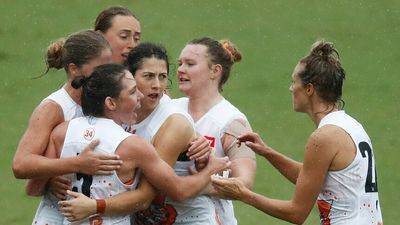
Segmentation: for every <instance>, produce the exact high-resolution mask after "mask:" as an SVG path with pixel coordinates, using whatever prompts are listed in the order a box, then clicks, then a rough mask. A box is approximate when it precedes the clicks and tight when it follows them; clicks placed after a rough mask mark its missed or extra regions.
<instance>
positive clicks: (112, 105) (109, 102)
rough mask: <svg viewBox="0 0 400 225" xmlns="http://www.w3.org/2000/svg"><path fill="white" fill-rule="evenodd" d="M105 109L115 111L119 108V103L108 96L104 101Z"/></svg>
mask: <svg viewBox="0 0 400 225" xmlns="http://www.w3.org/2000/svg"><path fill="white" fill-rule="evenodd" d="M104 107H105V108H106V109H108V110H110V111H114V110H115V109H116V108H117V103H116V101H115V99H114V98H112V97H110V96H107V97H106V99H105V100H104Z"/></svg>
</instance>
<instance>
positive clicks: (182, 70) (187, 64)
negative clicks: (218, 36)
mask: <svg viewBox="0 0 400 225" xmlns="http://www.w3.org/2000/svg"><path fill="white" fill-rule="evenodd" d="M178 64H179V67H178V70H177V78H178V82H179V90H180V91H181V92H182V93H184V94H185V95H187V96H189V97H190V96H195V95H200V94H202V93H204V92H205V91H207V90H209V88H210V85H218V83H215V82H211V81H212V80H213V79H215V77H214V75H213V73H212V69H211V68H210V65H209V60H208V58H207V47H206V46H204V45H199V44H194V45H192V44H189V45H186V46H185V48H184V49H183V50H182V52H181V54H180V56H179V61H178Z"/></svg>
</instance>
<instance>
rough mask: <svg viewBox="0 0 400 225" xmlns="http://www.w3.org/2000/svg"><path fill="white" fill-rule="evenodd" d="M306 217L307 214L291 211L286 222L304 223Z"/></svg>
mask: <svg viewBox="0 0 400 225" xmlns="http://www.w3.org/2000/svg"><path fill="white" fill-rule="evenodd" d="M307 217H308V214H306V213H303V212H297V213H292V214H291V215H290V216H289V218H288V222H291V223H293V224H304V222H305V221H306V219H307Z"/></svg>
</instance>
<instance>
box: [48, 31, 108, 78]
mask: <svg viewBox="0 0 400 225" xmlns="http://www.w3.org/2000/svg"><path fill="white" fill-rule="evenodd" d="M107 48H108V49H110V45H109V44H108V42H107V40H106V39H105V38H104V37H103V35H101V34H99V33H97V32H95V31H93V30H82V31H79V32H77V33H73V34H71V35H70V36H68V37H67V38H66V39H59V40H58V41H56V42H54V43H52V44H50V45H49V47H48V48H47V53H46V57H45V58H46V64H47V69H46V72H45V74H46V73H47V72H48V71H49V70H50V69H51V68H55V69H61V68H64V69H65V71H66V72H67V73H68V72H69V71H68V65H69V64H70V63H73V64H75V65H76V66H77V67H79V68H81V67H82V66H83V65H84V64H87V63H89V62H90V61H91V60H92V59H94V58H96V57H98V56H100V55H101V53H102V51H103V50H104V49H107Z"/></svg>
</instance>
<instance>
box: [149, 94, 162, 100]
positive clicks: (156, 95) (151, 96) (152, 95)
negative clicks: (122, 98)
mask: <svg viewBox="0 0 400 225" xmlns="http://www.w3.org/2000/svg"><path fill="white" fill-rule="evenodd" d="M147 96H148V97H149V98H150V99H153V100H157V99H158V98H159V97H160V94H159V93H153V94H149V95H147Z"/></svg>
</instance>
